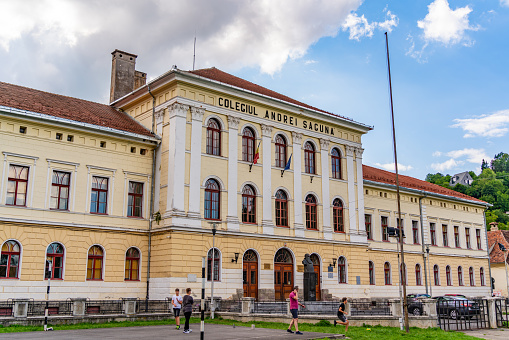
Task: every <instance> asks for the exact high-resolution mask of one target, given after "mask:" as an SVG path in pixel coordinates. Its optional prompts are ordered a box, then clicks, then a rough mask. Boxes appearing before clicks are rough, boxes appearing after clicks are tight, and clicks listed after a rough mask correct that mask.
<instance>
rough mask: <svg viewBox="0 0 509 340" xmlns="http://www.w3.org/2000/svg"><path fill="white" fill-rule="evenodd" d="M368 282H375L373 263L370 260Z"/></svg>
mask: <svg viewBox="0 0 509 340" xmlns="http://www.w3.org/2000/svg"><path fill="white" fill-rule="evenodd" d="M369 284H370V285H374V284H375V265H374V264H373V262H372V261H369Z"/></svg>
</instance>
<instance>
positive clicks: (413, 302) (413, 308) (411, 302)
mask: <svg viewBox="0 0 509 340" xmlns="http://www.w3.org/2000/svg"><path fill="white" fill-rule="evenodd" d="M406 297H407V302H408V313H410V314H413V315H422V312H423V308H422V302H421V301H420V299H429V298H431V296H430V295H428V294H408V295H407V296H406Z"/></svg>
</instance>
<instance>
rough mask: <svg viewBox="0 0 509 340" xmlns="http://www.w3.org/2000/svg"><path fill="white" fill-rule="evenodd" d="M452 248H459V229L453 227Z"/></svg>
mask: <svg viewBox="0 0 509 340" xmlns="http://www.w3.org/2000/svg"><path fill="white" fill-rule="evenodd" d="M454 246H455V247H456V248H459V247H460V227H458V226H454Z"/></svg>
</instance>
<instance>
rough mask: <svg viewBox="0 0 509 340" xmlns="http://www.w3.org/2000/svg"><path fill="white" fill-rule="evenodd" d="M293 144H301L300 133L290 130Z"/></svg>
mask: <svg viewBox="0 0 509 340" xmlns="http://www.w3.org/2000/svg"><path fill="white" fill-rule="evenodd" d="M292 138H293V144H302V133H299V132H294V131H292Z"/></svg>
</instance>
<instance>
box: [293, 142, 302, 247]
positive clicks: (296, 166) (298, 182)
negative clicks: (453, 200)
mask: <svg viewBox="0 0 509 340" xmlns="http://www.w3.org/2000/svg"><path fill="white" fill-rule="evenodd" d="M292 137H293V210H294V212H295V220H294V222H293V227H294V229H295V236H296V237H304V224H303V223H302V217H303V216H302V133H298V132H292Z"/></svg>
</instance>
